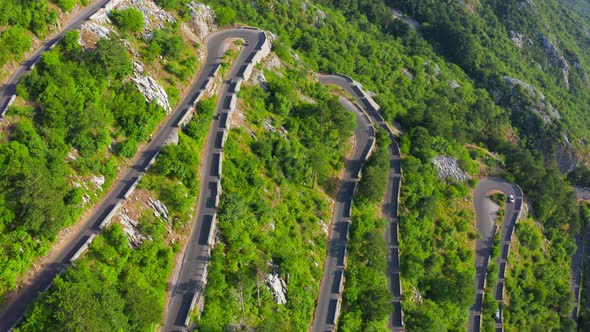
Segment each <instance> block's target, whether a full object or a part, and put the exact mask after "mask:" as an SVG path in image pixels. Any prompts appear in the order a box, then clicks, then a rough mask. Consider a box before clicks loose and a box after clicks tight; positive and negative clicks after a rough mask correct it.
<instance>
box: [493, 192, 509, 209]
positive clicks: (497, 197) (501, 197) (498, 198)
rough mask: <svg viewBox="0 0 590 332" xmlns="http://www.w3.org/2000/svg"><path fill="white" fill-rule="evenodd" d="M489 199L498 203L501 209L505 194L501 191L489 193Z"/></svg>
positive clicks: (504, 201)
mask: <svg viewBox="0 0 590 332" xmlns="http://www.w3.org/2000/svg"><path fill="white" fill-rule="evenodd" d="M490 199H491V200H492V202H494V203H496V205H498V206H499V207H500V208H501V209H503V208H504V205H506V195H504V194H503V193H495V194H492V195H490Z"/></svg>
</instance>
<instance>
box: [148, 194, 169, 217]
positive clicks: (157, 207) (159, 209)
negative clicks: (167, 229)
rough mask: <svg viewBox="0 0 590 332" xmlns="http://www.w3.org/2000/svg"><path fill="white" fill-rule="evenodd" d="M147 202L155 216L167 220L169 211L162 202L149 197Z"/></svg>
mask: <svg viewBox="0 0 590 332" xmlns="http://www.w3.org/2000/svg"><path fill="white" fill-rule="evenodd" d="M147 204H148V205H149V206H150V207H151V208H152V210H154V215H155V216H156V217H158V218H163V219H165V220H168V218H169V215H170V212H169V211H168V208H167V207H166V205H164V203H162V202H160V201H159V200H157V199H156V200H155V199H153V198H151V197H150V198H148V201H147Z"/></svg>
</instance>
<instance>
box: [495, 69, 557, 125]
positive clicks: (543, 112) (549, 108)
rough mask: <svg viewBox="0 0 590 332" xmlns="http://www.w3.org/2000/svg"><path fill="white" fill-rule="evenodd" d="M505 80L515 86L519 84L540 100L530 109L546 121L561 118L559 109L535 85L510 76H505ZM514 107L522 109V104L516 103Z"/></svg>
mask: <svg viewBox="0 0 590 332" xmlns="http://www.w3.org/2000/svg"><path fill="white" fill-rule="evenodd" d="M504 81H505V82H506V83H507V84H508V85H511V86H513V87H517V86H519V87H521V88H523V89H524V90H525V91H526V92H528V94H529V95H530V96H531V97H534V98H536V99H537V100H538V102H537V103H536V104H535V105H533V107H530V108H528V109H529V110H530V111H533V112H534V113H535V114H537V115H538V116H539V117H541V119H543V121H545V123H550V122H551V120H552V119H560V118H561V115H560V114H559V111H557V110H556V109H555V108H554V107H553V105H551V103H549V102H547V101H546V100H545V95H544V94H543V93H542V92H541V91H539V90H538V89H537V88H535V87H534V86H532V85H530V84H528V83H526V82H523V81H521V80H519V79H517V78H513V77H510V76H504ZM513 107H514V108H515V109H516V110H522V109H521V106H520V105H514V106H513Z"/></svg>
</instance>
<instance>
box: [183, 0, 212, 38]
mask: <svg viewBox="0 0 590 332" xmlns="http://www.w3.org/2000/svg"><path fill="white" fill-rule="evenodd" d="M188 11H189V15H190V20H189V23H190V27H191V28H192V29H193V31H194V32H195V33H196V34H197V36H199V38H205V36H207V35H208V34H209V33H211V32H213V31H217V29H219V27H218V26H217V17H216V16H215V12H214V11H213V9H211V7H209V6H207V5H204V4H202V3H200V2H194V1H192V2H191V3H189V4H188Z"/></svg>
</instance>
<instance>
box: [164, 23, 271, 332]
mask: <svg viewBox="0 0 590 332" xmlns="http://www.w3.org/2000/svg"><path fill="white" fill-rule="evenodd" d="M228 38H237V39H242V40H244V41H246V43H245V46H244V48H243V49H242V50H241V53H240V54H239V56H238V58H237V59H236V60H235V61H234V63H233V64H232V66H231V69H230V70H229V72H228V75H227V77H230V80H227V81H224V82H223V84H222V86H221V87H220V90H219V97H218V100H217V106H216V109H215V116H214V118H213V120H212V121H211V125H210V127H209V134H208V136H207V140H206V142H205V150H204V151H203V156H204V158H203V160H202V164H201V169H202V171H201V175H200V192H199V201H198V208H197V213H196V216H195V218H194V220H193V227H192V233H191V237H190V239H189V242H188V243H187V246H186V248H185V250H184V255H183V259H182V265H181V267H180V269H179V270H178V271H177V274H176V275H175V277H174V282H173V286H172V292H171V298H170V301H169V303H168V306H167V308H166V313H165V316H166V317H165V326H164V328H163V329H162V330H163V331H183V330H184V329H185V327H186V326H188V325H189V321H190V318H189V315H190V313H191V312H192V311H193V309H195V307H197V309H198V310H199V312H201V311H202V309H203V304H204V302H203V300H204V294H203V291H204V289H205V285H206V283H207V267H208V262H209V257H210V253H211V248H212V247H213V245H214V237H215V229H216V215H217V208H218V204H219V197H220V195H221V182H220V181H221V173H222V172H221V170H222V168H221V164H222V161H223V145H224V143H225V137H227V130H228V127H227V122H228V117H229V114H230V113H231V112H232V111H233V108H234V107H235V100H236V98H237V97H236V92H237V91H238V90H239V85H240V84H241V83H238V84H236V82H237V81H238V80H247V78H248V77H249V76H250V74H249V71H248V69H246V68H247V67H248V65H249V64H250V69H251V66H252V64H253V62H255V60H253V59H255V58H257V57H258V58H259V57H261V56H264V55H265V54H264V52H266V53H268V51H269V50H270V47H269V46H268V44H267V39H266V35H265V34H264V32H262V31H260V30H255V29H249V28H244V29H232V30H224V31H220V32H217V33H214V34H211V35H209V37H208V38H207V61H206V66H205V68H207V67H208V66H215V65H216V64H219V63H220V61H221V59H222V55H223V52H222V46H223V42H224V41H225V40H226V39H228ZM265 45H266V48H265V47H264V46H265ZM263 48H265V51H263V50H262V49H263ZM261 52H262V53H261ZM208 73H209V72H208V71H207V70H203V71H202V72H201V75H199V78H198V79H197V82H199V81H200V80H202V79H206V78H207V77H208ZM196 86H199V85H198V83H197V85H196Z"/></svg>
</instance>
